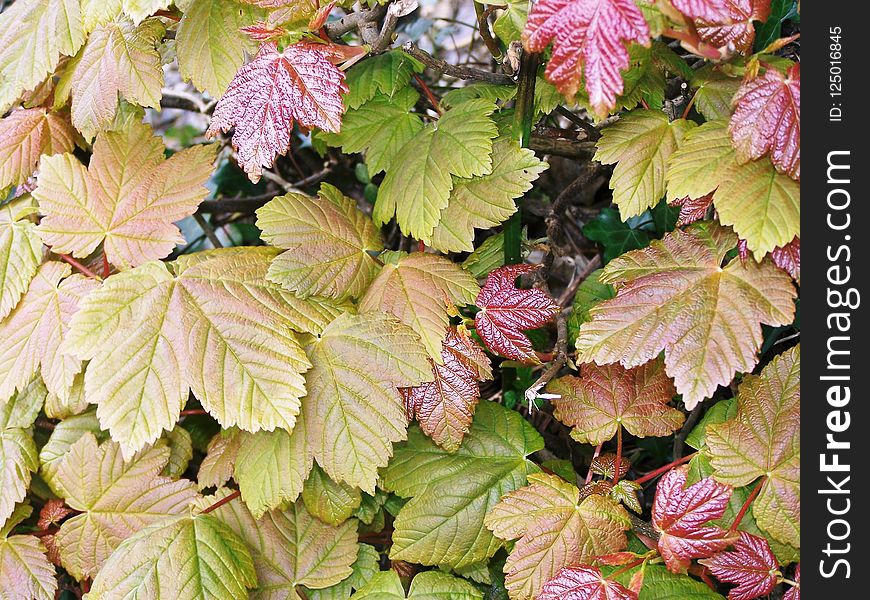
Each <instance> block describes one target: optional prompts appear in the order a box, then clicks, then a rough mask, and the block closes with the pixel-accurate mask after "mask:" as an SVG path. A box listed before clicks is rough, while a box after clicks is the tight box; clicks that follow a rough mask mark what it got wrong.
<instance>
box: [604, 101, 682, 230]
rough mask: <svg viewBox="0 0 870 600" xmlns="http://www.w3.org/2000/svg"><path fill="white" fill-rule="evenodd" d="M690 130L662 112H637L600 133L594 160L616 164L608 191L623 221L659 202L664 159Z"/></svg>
mask: <svg viewBox="0 0 870 600" xmlns="http://www.w3.org/2000/svg"><path fill="white" fill-rule="evenodd" d="M693 127H695V123H693V122H691V121H686V120H685V119H677V120H676V121H673V122H671V121H668V117H667V115H665V114H664V113H662V112H657V111H653V110H645V109H638V110H635V111H632V112H630V113H628V114H627V115H625V116H624V117H622V118H621V119H620V120H619V121H617V122H616V123H615V124H614V125H611V126H610V127H607V128H605V129H604V130H603V132H602V134H601V139H600V140H598V152H596V153H595V160H598V161H600V162H602V163H605V164H614V163H616V168H615V169H614V170H613V177H612V178H611V180H610V189H612V190H613V202H614V203H615V204H617V205H618V206H619V214H620V216H621V217H622V219H623V220H625V219H628V218H629V217H633V216H637V215H639V214H641V213H642V212H643V211H644V210H646V209H647V208H651V207H653V206H655V205H656V204H658V202H659V200H661V199H662V197H663V196H664V195H665V176H666V173H667V167H666V165H667V161H668V158H669V157H670V156H671V154H673V152H674V151H675V150H676V149H677V148H679V146H680V144H681V143H682V142H683V139H684V138H685V136H686V134H687V133H688V132H689V131H690V130H691V129H692V128H693Z"/></svg>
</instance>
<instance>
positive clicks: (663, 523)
mask: <svg viewBox="0 0 870 600" xmlns="http://www.w3.org/2000/svg"><path fill="white" fill-rule="evenodd" d="M687 472H688V467H685V466H684V467H679V468H676V469H671V470H670V471H668V473H667V474H666V475H665V476H664V477H662V479H661V481H660V482H659V484H658V487H657V489H656V497H655V501H654V502H653V509H652V522H653V526H654V527H655V528H656V529H657V530H658V531H660V532H661V536H660V537H659V544H658V547H659V553H661V555H662V558H663V559H664V561H665V565H666V566H667V567H668V570H670V571H671V572H674V573H683V572H685V571H686V569H687V568H688V566H689V564H690V563H691V560H692V559H693V558H707V557H709V556H712V555H713V554H715V553H716V552H719V551H721V550H724V549H725V548H726V547H727V546H729V545H730V544H731V543H732V542H734V541H735V540H736V539H737V534H736V533H733V532H729V531H725V530H724V529H721V528H719V527H704V524H705V523H707V522H708V521H712V520H714V519H718V518H720V517H721V516H722V515H723V514H725V508H726V507H727V506H728V501H729V500H730V499H731V492H732V491H733V490H732V488H731V486H730V485H725V484H722V483H716V482H715V481H714V480H713V478H712V477H705V478H704V479H702V480H701V481H699V482H697V483H695V484H693V485H691V486H689V487H688V488H685V485H686V473H687Z"/></svg>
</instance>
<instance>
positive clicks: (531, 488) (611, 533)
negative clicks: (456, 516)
mask: <svg viewBox="0 0 870 600" xmlns="http://www.w3.org/2000/svg"><path fill="white" fill-rule="evenodd" d="M528 480H529V485H528V486H526V487H523V488H520V489H518V490H516V491H513V492H510V493H508V494H505V495H504V496H502V498H501V500H500V501H499V503H498V504H496V505H495V506H494V507H493V508H492V510H491V511H490V512H489V514H488V515H487V517H486V520H485V523H486V526H487V527H488V528H489V529H491V530H492V531H493V533H495V535H497V536H498V537H500V538H502V539H512V538H516V537H519V538H520V539H519V541H517V543H516V545H515V546H514V549H513V551H512V552H511V553H510V556H508V559H507V562H505V565H504V572H505V574H506V577H505V586H506V587H507V589H508V592H509V593H510V596H511V598H537V597H539V596H538V594H539V593H540V592H541V591H542V589H541V588H542V586H544V584H545V583H546V582H548V581H549V580H551V579H552V578H553V577H556V576H557V574H558V572H559V571H560V569H562V568H563V567H568V566H571V565H575V564H579V563H584V562H588V561H590V560H591V559H592V558H593V557H595V556H598V555H600V554H609V553H611V552H616V551H619V550H623V549H624V548H625V547H626V544H627V540H626V538H625V533H624V532H625V531H626V530H627V529H629V527H630V526H631V522H630V521H629V519H628V514H627V513H626V512H625V509H624V508H622V507H621V506H619V505H618V504H616V503H615V502H614V501H613V500H611V499H610V498H607V497H605V496H599V495H595V494H593V495H590V496H587V497H586V498H584V499H582V501H581V499H580V490H578V489H577V487H576V486H574V485H572V484H570V483H567V482H566V481H564V480H563V479H561V478H560V477H556V476H554V475H547V474H544V473H536V474H532V475H529V476H528Z"/></svg>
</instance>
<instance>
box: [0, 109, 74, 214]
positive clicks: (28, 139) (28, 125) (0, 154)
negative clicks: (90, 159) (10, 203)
mask: <svg viewBox="0 0 870 600" xmlns="http://www.w3.org/2000/svg"><path fill="white" fill-rule="evenodd" d="M75 140H76V133H75V131H74V130H73V129H72V127H70V124H69V122H68V120H67V119H66V118H64V117H63V116H61V115H59V114H55V113H52V112H49V111H47V110H46V109H44V108H26V109H23V110H13V111H12V112H11V113H9V116H7V117H6V118H5V119H2V120H0V190H2V189H4V188H6V187H8V186H10V185H18V184H19V183H24V181H26V180H27V178H28V177H30V176H31V175H32V174H33V172H34V171H35V170H36V167H37V165H38V164H39V159H40V157H41V156H42V155H43V154H45V155H51V154H61V153H63V152H72V150H73V148H74V147H75ZM4 208H5V207H4Z"/></svg>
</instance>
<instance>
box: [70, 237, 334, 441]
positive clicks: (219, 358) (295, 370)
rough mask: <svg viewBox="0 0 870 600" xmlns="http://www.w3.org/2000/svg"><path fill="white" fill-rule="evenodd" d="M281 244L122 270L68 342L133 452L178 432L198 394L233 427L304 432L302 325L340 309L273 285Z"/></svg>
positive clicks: (94, 298) (106, 423)
mask: <svg viewBox="0 0 870 600" xmlns="http://www.w3.org/2000/svg"><path fill="white" fill-rule="evenodd" d="M275 254H276V251H275V250H273V249H269V248H228V249H223V250H213V251H210V252H200V253H198V254H194V255H187V256H183V257H181V258H180V259H179V260H178V261H176V262H175V263H173V265H172V267H173V270H174V272H175V273H174V275H173V274H172V273H170V271H169V267H167V265H166V263H161V262H151V263H147V264H145V265H142V266H141V267H137V268H135V269H133V270H131V271H127V272H124V273H121V274H119V275H115V276H113V277H110V278H109V279H108V280H107V281H106V282H105V283H104V284H103V287H102V288H100V289H99V290H98V291H97V292H95V293H93V294H92V295H91V296H90V297H89V299H88V301H87V302H86V303H84V304H83V306H82V309H81V310H80V311H79V312H78V313H77V314H76V316H75V318H74V319H73V323H72V325H71V331H70V334H69V336H68V337H67V339H66V341H65V348H66V349H68V350H69V351H70V352H73V353H75V354H76V355H77V356H79V357H80V358H85V359H90V360H91V362H90V365H89V367H88V369H87V371H86V373H85V391H86V394H87V396H88V399H89V400H90V401H91V402H92V403H94V404H97V416H98V417H99V419H100V423H101V425H102V426H103V427H104V428H106V429H108V430H109V431H110V432H111V433H112V439H114V440H116V441H118V442H119V443H120V444H121V448H122V450H123V452H124V455H125V456H130V455H132V454H133V453H134V452H136V451H137V450H139V449H141V448H142V447H143V446H145V445H146V444H148V443H150V442H152V441H154V440H155V439H157V438H158V437H159V436H160V433H161V430H163V429H167V430H168V429H171V428H172V427H173V426H174V425H175V422H176V421H177V419H178V413H179V411H180V410H181V407H182V406H183V405H184V403H185V402H186V401H187V397H188V389H192V390H193V393H194V394H195V395H196V397H197V398H198V399H199V400H200V401H201V402H202V404H203V407H204V408H205V409H206V410H208V411H209V412H210V413H211V414H212V415H213V416H214V417H215V418H216V419H217V420H218V421H219V422H220V423H221V424H222V425H223V426H224V427H229V426H231V425H236V426H238V427H240V428H242V429H245V430H248V431H259V430H261V429H265V430H267V431H271V430H273V429H275V428H276V427H281V428H284V429H287V430H291V429H292V428H293V424H294V423H295V421H296V415H297V414H298V413H299V407H300V402H299V399H300V398H301V397H302V396H303V395H304V394H305V387H304V381H303V378H302V373H304V372H305V371H306V370H307V369H308V368H309V367H310V364H311V363H310V362H309V361H308V359H307V358H306V356H305V353H304V352H303V350H302V347H301V346H300V344H299V341H298V340H297V338H296V336H295V335H294V333H293V332H292V331H291V329H293V330H296V331H300V332H313V333H319V332H320V331H321V330H322V329H323V327H324V326H325V325H326V323H328V322H329V320H331V319H332V318H334V317H335V315H336V314H338V312H339V310H338V309H336V308H334V307H332V306H331V305H329V304H328V303H324V302H319V301H318V302H314V301H312V300H309V301H304V300H300V299H298V298H295V297H294V296H292V295H290V294H289V293H287V292H283V291H281V290H280V288H278V287H277V286H275V285H274V284H270V283H268V282H267V281H266V279H265V275H266V270H267V268H268V266H269V263H270V261H271V260H272V258H274V256H275Z"/></svg>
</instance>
